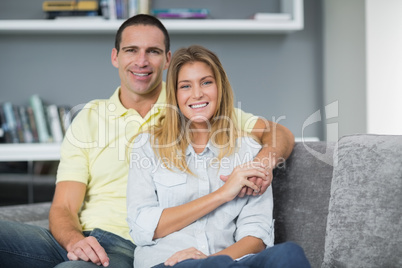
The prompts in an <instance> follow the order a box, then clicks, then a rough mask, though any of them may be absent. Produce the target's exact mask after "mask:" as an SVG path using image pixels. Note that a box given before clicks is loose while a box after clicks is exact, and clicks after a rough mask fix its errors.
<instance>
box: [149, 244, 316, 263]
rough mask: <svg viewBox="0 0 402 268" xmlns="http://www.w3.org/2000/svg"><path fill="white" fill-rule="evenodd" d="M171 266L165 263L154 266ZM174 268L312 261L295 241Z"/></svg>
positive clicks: (191, 260)
mask: <svg viewBox="0 0 402 268" xmlns="http://www.w3.org/2000/svg"><path fill="white" fill-rule="evenodd" d="M162 267H170V266H165V265H164V264H163V263H161V264H159V265H157V266H154V268H162ZM173 267H174V268H211V267H219V268H229V267H231V268H232V267H236V268H246V267H248V268H251V267H255V268H268V267H269V268H279V267H280V268H290V267H297V268H310V267H311V266H310V263H309V261H308V260H307V258H306V256H305V255H304V251H303V249H302V248H301V247H300V246H298V245H297V244H295V243H293V242H286V243H282V244H278V245H275V246H273V247H270V248H267V249H265V250H264V251H261V252H260V253H258V254H255V255H251V256H248V257H245V258H243V259H241V260H240V261H233V260H232V259H231V258H230V257H229V256H226V255H220V256H212V257H208V258H206V259H201V260H194V259H190V260H185V261H182V262H179V263H177V264H176V265H174V266H173Z"/></svg>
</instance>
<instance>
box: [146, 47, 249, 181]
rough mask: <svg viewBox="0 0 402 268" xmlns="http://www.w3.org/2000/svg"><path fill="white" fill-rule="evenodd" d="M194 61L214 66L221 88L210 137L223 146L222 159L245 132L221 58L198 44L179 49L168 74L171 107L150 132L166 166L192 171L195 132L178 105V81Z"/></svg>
mask: <svg viewBox="0 0 402 268" xmlns="http://www.w3.org/2000/svg"><path fill="white" fill-rule="evenodd" d="M194 62H203V63H205V64H207V65H208V66H209V67H210V68H211V70H212V72H213V74H214V77H215V81H216V86H217V88H218V100H217V108H216V111H215V113H214V115H213V117H212V118H211V120H210V121H209V124H210V132H209V140H210V141H211V142H213V143H214V145H215V146H217V147H218V148H219V149H220V153H219V156H218V160H219V161H220V160H221V159H222V158H223V157H224V156H226V155H230V154H233V153H234V152H235V149H236V148H235V145H236V139H237V138H238V137H239V136H240V135H243V134H242V132H240V131H239V129H238V127H237V120H236V118H235V112H234V103H233V102H234V100H233V99H234V97H233V90H232V87H231V86H230V83H229V79H228V77H227V75H226V72H225V70H224V69H223V66H222V64H221V62H220V61H219V58H218V57H217V56H216V55H215V53H213V52H212V51H210V50H208V49H206V48H204V47H202V46H198V45H193V46H190V47H188V48H181V49H179V50H177V51H176V52H175V53H174V55H173V57H172V60H171V63H170V65H169V68H168V71H167V76H166V103H167V104H168V106H167V107H166V109H165V113H164V114H163V115H162V116H161V117H160V118H159V121H158V123H157V124H156V125H155V126H153V127H151V128H150V129H149V132H150V133H151V137H152V138H151V145H152V147H153V148H154V151H155V154H156V155H159V158H160V159H161V160H162V162H163V163H164V164H165V165H166V167H167V168H169V169H171V168H172V166H174V167H176V168H178V169H179V170H181V171H184V172H188V173H190V174H192V172H191V171H190V170H189V169H188V166H187V162H186V156H185V152H186V149H187V147H188V146H189V144H190V142H191V134H190V135H189V133H187V132H186V127H188V125H187V123H188V119H187V118H185V116H184V115H183V114H182V113H181V112H180V110H179V107H178V103H177V80H178V74H179V72H180V70H181V68H182V67H183V65H185V64H186V63H194ZM189 136H190V137H189ZM189 138H190V141H189Z"/></svg>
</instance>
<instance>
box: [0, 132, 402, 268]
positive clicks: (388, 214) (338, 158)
mask: <svg viewBox="0 0 402 268" xmlns="http://www.w3.org/2000/svg"><path fill="white" fill-rule="evenodd" d="M274 175H275V179H274V182H273V191H274V207H275V208H274V218H275V232H276V233H275V237H276V238H275V241H276V243H280V242H283V241H294V242H297V243H298V244H300V245H301V246H302V247H303V248H304V250H305V252H306V255H307V257H308V259H309V260H310V262H311V265H312V267H353V268H357V267H364V268H367V267H386V268H389V267H402V222H401V219H402V209H401V206H402V136H385V135H353V136H346V137H343V138H341V139H340V140H339V142H337V143H326V142H310V143H301V142H298V143H296V146H295V148H294V150H293V153H292V155H291V156H290V158H289V159H288V160H287V161H286V163H285V164H284V165H282V166H281V167H279V168H278V169H276V170H275V172H274ZM49 207H50V204H49V203H42V204H34V205H23V206H12V207H3V208H0V219H7V220H15V221H22V222H27V223H30V224H36V225H41V226H44V227H47V214H48V210H49Z"/></svg>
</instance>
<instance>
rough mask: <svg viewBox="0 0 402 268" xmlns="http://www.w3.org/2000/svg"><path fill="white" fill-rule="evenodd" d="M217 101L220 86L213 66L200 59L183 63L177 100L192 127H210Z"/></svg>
mask: <svg viewBox="0 0 402 268" xmlns="http://www.w3.org/2000/svg"><path fill="white" fill-rule="evenodd" d="M217 101H218V88H217V86H216V82H215V76H214V74H213V72H212V69H211V67H209V66H208V65H207V64H206V63H204V62H199V61H196V62H190V63H186V64H185V65H183V66H182V68H181V70H180V72H179V77H178V86H177V102H178V105H179V109H180V111H181V112H182V114H183V115H184V116H185V117H186V118H188V119H189V120H190V121H191V127H192V128H207V127H208V122H209V120H210V119H211V118H212V116H213V115H214V114H215V112H216V108H217Z"/></svg>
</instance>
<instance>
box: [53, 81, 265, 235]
mask: <svg viewBox="0 0 402 268" xmlns="http://www.w3.org/2000/svg"><path fill="white" fill-rule="evenodd" d="M165 87H166V86H165V83H163V87H162V91H161V94H160V96H159V98H158V100H157V102H156V104H155V105H154V107H153V108H152V109H151V110H150V111H149V112H148V114H147V115H146V116H145V117H144V118H142V117H141V116H140V115H139V114H138V113H137V111H135V110H133V109H126V108H125V107H124V106H123V105H122V104H121V102H120V99H119V92H120V87H119V88H117V89H116V91H115V92H114V94H113V95H112V96H111V97H110V99H108V100H94V101H91V102H89V103H88V104H87V105H85V107H84V108H83V109H82V110H81V111H80V112H79V114H78V115H77V116H76V117H75V119H74V121H73V123H72V124H71V125H70V127H69V129H68V131H67V133H66V136H65V138H64V141H63V144H62V147H61V159H60V165H59V168H58V171H57V181H56V183H58V182H60V181H77V182H82V183H84V184H86V185H87V193H86V197H85V200H84V203H83V205H82V208H81V212H80V214H79V219H80V221H81V225H82V228H83V230H84V231H90V230H93V229H95V228H100V229H103V230H105V231H108V232H111V233H114V234H116V235H119V236H121V237H123V238H125V239H129V240H132V239H131V237H130V235H129V228H128V225H127V222H126V218H127V211H126V185H127V176H128V169H129V164H128V161H126V157H127V152H128V151H127V150H129V149H128V147H129V143H130V141H131V138H132V137H133V136H134V135H135V134H137V133H138V132H139V131H140V130H145V129H146V128H147V127H148V126H149V125H153V124H155V123H156V122H157V119H158V118H159V116H160V115H161V112H162V111H163V109H164V104H165V102H166V88H165ZM236 114H237V117H238V118H240V119H241V120H239V122H241V124H242V128H243V130H245V131H247V132H250V131H251V130H252V129H253V127H254V125H255V122H256V120H257V118H258V117H256V116H253V115H252V114H248V113H244V112H242V111H241V110H236ZM130 152H131V150H130Z"/></svg>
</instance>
